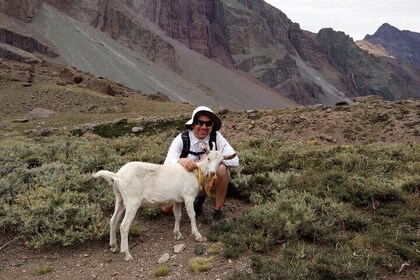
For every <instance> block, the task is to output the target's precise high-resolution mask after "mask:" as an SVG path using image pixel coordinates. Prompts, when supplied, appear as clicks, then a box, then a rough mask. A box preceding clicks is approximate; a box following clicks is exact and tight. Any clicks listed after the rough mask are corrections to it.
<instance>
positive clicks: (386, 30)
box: [365, 23, 401, 40]
mask: <svg viewBox="0 0 420 280" xmlns="http://www.w3.org/2000/svg"><path fill="white" fill-rule="evenodd" d="M400 32H401V30H399V29H398V28H396V27H394V26H392V25H391V24H389V23H384V24H382V25H381V26H380V27H379V28H378V30H376V32H375V33H374V34H373V35H366V36H365V40H369V39H373V38H378V37H395V36H396V35H397V34H399V33H400Z"/></svg>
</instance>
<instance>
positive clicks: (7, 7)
mask: <svg viewBox="0 0 420 280" xmlns="http://www.w3.org/2000/svg"><path fill="white" fill-rule="evenodd" d="M41 4H42V0H13V1H12V0H0V13H3V14H6V15H7V16H10V17H13V18H17V19H20V20H23V21H25V22H28V21H31V19H32V18H33V17H34V15H35V14H36V12H37V10H38V9H39V7H40V6H41Z"/></svg>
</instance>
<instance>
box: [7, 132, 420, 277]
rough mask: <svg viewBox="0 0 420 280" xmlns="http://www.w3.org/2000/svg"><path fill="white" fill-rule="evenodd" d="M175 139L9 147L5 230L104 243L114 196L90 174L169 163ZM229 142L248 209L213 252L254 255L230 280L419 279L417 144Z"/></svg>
mask: <svg viewBox="0 0 420 280" xmlns="http://www.w3.org/2000/svg"><path fill="white" fill-rule="evenodd" d="M172 125H173V124H172ZM173 136H174V132H171V131H162V132H159V130H156V132H155V133H154V134H150V135H140V136H130V135H127V136H121V137H118V138H103V137H100V136H98V135H84V136H81V137H76V136H52V137H48V138H34V139H29V140H28V139H19V138H16V139H15V140H4V141H2V149H1V150H0V166H1V167H0V229H1V230H2V232H3V233H4V234H13V235H17V236H19V238H21V239H22V240H24V241H25V242H26V243H27V244H28V245H29V246H33V247H46V246H54V245H61V246H69V245H72V244H78V243H84V242H87V241H89V240H94V239H98V238H102V237H103V236H106V235H107V234H108V228H109V225H108V223H109V221H108V217H109V216H110V213H111V212H112V210H113V207H114V204H113V203H114V194H113V192H112V190H111V189H110V187H109V186H108V184H107V182H105V181H104V180H94V179H92V178H91V174H92V172H95V171H97V170H99V169H107V170H112V171H117V170H118V169H119V168H120V167H121V166H122V165H124V164H125V163H126V162H128V161H133V160H139V161H147V162H151V163H158V164H161V163H163V160H164V158H165V155H166V151H167V149H168V147H169V145H170V142H171V141H172V139H173ZM232 145H233V146H234V147H235V149H236V151H237V152H238V154H239V155H240V158H241V166H239V167H237V168H235V169H232V170H231V177H232V180H231V183H232V184H233V185H234V188H235V190H236V191H237V192H238V193H239V197H241V198H242V199H244V200H246V201H248V202H250V203H251V207H250V208H249V209H248V210H247V211H245V212H244V213H241V215H240V216H238V217H237V218H235V219H229V220H226V221H225V222H222V223H219V224H217V225H214V226H213V227H212V228H211V230H209V232H208V233H207V238H209V239H210V240H211V241H213V242H215V244H223V246H222V248H223V249H220V248H213V245H212V246H209V248H208V249H207V252H208V253H209V254H213V253H214V254H215V255H216V254H220V253H222V254H223V256H225V257H227V258H237V257H242V256H244V255H245V256H248V255H250V256H252V258H251V263H252V267H251V268H252V273H250V272H247V271H237V272H235V273H232V275H231V279H235V277H240V278H241V279H242V278H243V279H303V278H316V279H355V278H356V279H375V278H378V277H381V276H383V275H393V276H394V277H400V276H401V277H405V276H407V277H409V276H412V275H415V273H416V272H418V270H419V265H420V259H419V254H418V252H419V251H420V237H419V236H420V235H419V221H420V196H419V188H420V187H419V186H420V178H419V175H418V174H420V146H419V145H376V144H371V145H365V146H350V145H340V146H338V145H323V144H320V143H319V142H297V141H296V142H293V141H287V142H285V141H283V140H278V139H269V138H267V139H266V138H261V139H244V140H238V141H237V142H232ZM139 215H141V216H143V217H146V218H148V219H154V218H156V217H159V215H160V212H159V211H156V210H154V209H141V211H139ZM136 230H137V233H136ZM131 234H141V230H140V229H138V228H137V229H136V228H132V229H131ZM214 246H216V245H214ZM213 249H214V250H213ZM403 264H409V265H403ZM212 265H213V259H212V258H198V259H192V260H191V261H190V269H191V270H192V271H194V272H199V271H206V270H209V269H211V267H212ZM402 267H403V269H401V268H402ZM275 275H277V276H275ZM157 277H161V276H157ZM232 277H233V278H232Z"/></svg>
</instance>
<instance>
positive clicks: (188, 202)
mask: <svg viewBox="0 0 420 280" xmlns="http://www.w3.org/2000/svg"><path fill="white" fill-rule="evenodd" d="M185 208H186V209H187V213H188V217H190V221H191V232H192V234H194V236H195V240H197V241H200V242H202V241H204V238H203V236H202V235H201V234H200V233H199V232H198V229H197V223H196V221H195V211H194V199H192V198H191V199H185Z"/></svg>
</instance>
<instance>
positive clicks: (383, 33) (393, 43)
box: [363, 23, 420, 69]
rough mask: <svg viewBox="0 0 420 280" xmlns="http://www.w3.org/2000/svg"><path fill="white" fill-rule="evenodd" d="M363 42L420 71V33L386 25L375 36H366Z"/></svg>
mask: <svg viewBox="0 0 420 280" xmlns="http://www.w3.org/2000/svg"><path fill="white" fill-rule="evenodd" d="M363 41H367V42H370V43H372V44H376V45H379V46H381V47H382V48H384V49H385V50H386V51H387V52H388V53H389V54H390V55H392V56H393V57H395V58H396V59H398V60H401V61H404V62H406V63H408V64H410V65H411V66H414V67H416V68H417V69H420V33H417V32H412V31H409V30H399V29H398V28H396V27H394V26H392V25H390V24H388V23H384V24H383V25H381V27H379V29H378V30H377V31H376V32H375V33H374V34H373V35H366V37H365V38H364V40H363Z"/></svg>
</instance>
